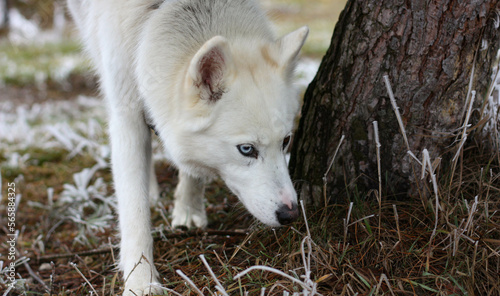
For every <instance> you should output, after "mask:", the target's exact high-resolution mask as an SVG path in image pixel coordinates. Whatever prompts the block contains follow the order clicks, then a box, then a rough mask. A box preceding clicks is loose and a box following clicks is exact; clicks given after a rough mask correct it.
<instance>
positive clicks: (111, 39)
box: [68, 0, 308, 295]
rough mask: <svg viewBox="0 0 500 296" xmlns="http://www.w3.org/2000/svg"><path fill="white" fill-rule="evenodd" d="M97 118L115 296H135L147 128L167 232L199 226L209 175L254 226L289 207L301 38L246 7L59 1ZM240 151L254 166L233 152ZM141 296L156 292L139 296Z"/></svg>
mask: <svg viewBox="0 0 500 296" xmlns="http://www.w3.org/2000/svg"><path fill="white" fill-rule="evenodd" d="M68 6H69V8H70V11H71V13H72V15H73V17H74V19H75V22H76V24H77V27H78V29H79V31H80V32H81V36H82V39H83V41H84V44H85V48H86V50H87V51H88V53H89V55H90V57H91V58H92V61H93V63H94V65H95V68H96V70H97V72H98V74H99V76H100V79H101V88H102V92H103V94H104V96H105V98H106V101H107V104H108V109H109V133H110V137H111V143H112V167H113V178H114V182H115V190H116V196H117V198H118V215H119V218H120V220H119V222H120V223H119V226H120V233H121V254H120V268H121V270H122V271H123V272H124V279H125V280H126V282H125V290H124V295H133V293H132V292H131V291H133V292H134V293H135V294H137V295H143V294H147V293H148V292H149V289H150V288H149V287H150V283H157V282H158V273H157V271H156V269H155V267H154V265H153V256H152V250H153V240H152V238H151V235H150V227H151V226H150V221H149V220H150V209H149V207H150V204H154V203H155V202H156V199H157V198H158V188H157V184H156V178H155V177H154V170H153V169H152V163H151V132H150V130H149V128H148V126H147V123H146V122H148V123H152V124H154V125H155V127H156V130H157V131H158V132H159V135H160V138H161V140H162V142H163V144H164V147H165V153H166V154H167V157H168V158H169V159H170V160H171V162H172V163H173V164H175V165H176V166H177V167H178V168H179V170H180V174H179V178H180V181H179V184H178V186H177V189H176V191H175V199H176V200H175V207H174V211H173V221H172V224H173V225H174V226H178V225H185V226H188V227H191V226H197V227H204V226H206V225H207V218H206V213H205V208H204V203H203V194H204V186H203V183H204V181H206V180H210V179H211V178H213V177H215V176H216V175H219V176H220V177H222V179H223V180H224V181H225V182H226V184H227V186H228V187H229V188H230V189H231V190H232V191H233V192H234V193H235V194H236V195H237V196H238V198H239V199H240V200H241V202H242V203H243V204H244V205H245V206H246V207H247V209H248V210H249V211H250V212H251V213H252V214H253V215H254V216H255V217H257V218H258V219H259V220H261V221H262V222H263V223H265V224H268V225H271V226H279V225H280V222H279V221H278V219H277V216H276V212H277V210H278V208H279V207H280V206H281V207H282V206H283V205H286V206H288V207H289V208H291V205H292V204H295V205H296V203H297V200H296V199H297V197H296V193H295V191H294V189H293V185H292V182H291V180H290V177H289V174H288V169H287V165H286V160H285V154H284V151H283V150H282V142H283V139H284V138H285V137H286V136H287V135H289V134H290V133H291V131H292V128H293V121H294V118H295V116H296V114H297V112H298V108H299V101H298V98H297V94H296V91H295V89H294V88H293V86H292V82H291V76H292V75H291V73H292V71H293V68H294V65H295V61H296V57H297V54H298V52H299V50H300V48H301V47H302V45H303V43H304V40H305V38H306V36H307V32H308V29H307V28H306V27H304V28H301V29H299V30H297V31H295V32H292V33H290V34H288V35H286V36H285V37H283V38H281V39H276V38H275V36H274V34H273V33H272V31H271V30H270V29H269V28H270V25H269V23H268V21H267V19H266V17H265V14H264V12H263V11H262V10H261V9H260V8H259V6H258V5H257V3H255V2H254V1H250V0H227V1H226V0H165V1H157V0H129V1H119V0H107V1H103V0H68ZM240 144H252V145H253V146H254V147H255V148H256V149H257V150H258V157H257V158H255V157H249V156H244V155H242V154H241V153H240V152H239V151H238V149H237V145H240ZM151 291H152V292H153V293H160V292H161V291H160V290H159V289H157V288H151Z"/></svg>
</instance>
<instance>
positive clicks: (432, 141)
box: [290, 0, 500, 202]
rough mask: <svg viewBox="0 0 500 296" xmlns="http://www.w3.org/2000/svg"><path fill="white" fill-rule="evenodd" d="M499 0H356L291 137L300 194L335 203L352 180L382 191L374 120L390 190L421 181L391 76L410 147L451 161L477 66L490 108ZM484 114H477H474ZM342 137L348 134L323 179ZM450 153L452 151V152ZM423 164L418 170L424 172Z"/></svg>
mask: <svg viewBox="0 0 500 296" xmlns="http://www.w3.org/2000/svg"><path fill="white" fill-rule="evenodd" d="M499 12H500V4H499V3H498V1H497V0H478V1H459V0H450V1H446V0H435V1H402V0H384V1H378V0H349V1H348V3H347V4H346V7H345V9H344V11H343V12H342V14H341V15H340V18H339V21H338V23H337V25H336V28H335V31H334V33H333V37H332V41H331V45H330V48H329V49H328V52H327V53H326V55H325V57H324V58H323V61H322V62H321V66H320V68H319V71H318V73H317V75H316V77H315V78H314V80H313V81H312V82H311V84H310V85H309V87H308V89H307V91H306V94H305V98H304V106H303V108H302V118H301V120H300V123H299V127H298V130H297V133H296V135H295V139H294V145H293V148H292V159H291V163H290V166H291V173H292V176H293V178H294V180H296V181H297V186H299V188H298V192H299V194H301V196H302V197H303V198H306V199H307V198H308V197H309V198H311V197H312V198H313V200H315V201H316V202H319V201H321V198H322V197H323V193H324V190H323V186H324V184H326V194H327V196H328V198H332V199H336V198H337V196H339V195H342V192H343V191H345V190H350V189H352V188H353V186H354V185H355V186H356V187H357V189H358V190H361V191H364V192H367V191H368V190H370V189H377V188H378V184H379V183H378V169H377V159H376V145H375V141H374V131H373V121H378V126H379V133H380V144H381V147H380V149H381V150H380V154H381V175H382V183H383V188H384V190H386V191H387V192H385V193H386V194H389V195H405V196H406V195H407V194H408V192H409V190H410V191H412V190H415V189H416V188H412V186H413V185H411V184H415V183H414V181H416V180H414V179H415V178H414V172H413V170H412V163H414V161H413V160H412V159H411V158H410V157H409V156H408V155H407V150H408V149H407V148H406V145H405V142H404V141H403V138H402V134H401V132H400V129H399V126H398V122H397V119H396V116H395V112H394V111H393V109H392V107H391V102H390V100H389V96H388V93H387V89H386V86H385V84H384V80H383V76H384V75H388V76H389V80H390V82H391V84H392V89H393V91H394V95H395V97H396V102H397V105H398V107H399V110H400V113H401V115H402V120H403V124H404V126H405V127H406V134H407V137H408V142H409V146H410V150H411V151H412V152H413V153H414V154H415V155H416V156H417V157H418V158H421V156H420V155H421V153H422V150H423V149H424V148H426V149H427V150H429V153H430V155H431V159H435V158H436V157H443V161H442V162H441V165H440V169H441V170H443V168H444V167H447V163H448V164H449V161H447V160H449V159H450V158H451V157H453V155H454V153H455V152H456V151H457V150H456V148H455V146H453V147H452V149H450V144H452V143H453V141H454V140H455V139H456V136H457V134H458V132H457V129H459V128H460V127H461V126H462V124H463V122H464V117H465V116H464V114H465V111H466V110H467V107H468V106H467V103H466V98H467V93H468V85H469V81H470V77H471V73H472V69H473V64H475V70H474V73H473V74H474V76H473V85H472V89H474V90H476V91H477V95H476V99H475V103H474V107H475V108H478V107H480V106H481V105H482V104H483V101H484V100H485V96H486V93H487V89H488V86H489V85H490V83H491V80H492V79H491V75H492V66H493V64H494V63H495V62H496V61H497V52H498V48H499V43H500V39H499V29H498V24H499ZM476 120H477V118H476ZM342 135H345V140H344V141H343V144H342V146H341V148H340V150H339V153H338V155H337V156H336V159H335V161H334V163H333V167H332V168H331V170H330V171H329V173H328V174H327V176H326V179H325V181H324V179H323V177H324V175H325V173H326V172H327V170H328V166H329V164H330V162H331V161H332V158H333V155H334V152H335V150H336V148H337V146H338V144H339V140H340V138H341V136H342ZM450 155H451V157H450ZM417 170H420V168H418V169H417Z"/></svg>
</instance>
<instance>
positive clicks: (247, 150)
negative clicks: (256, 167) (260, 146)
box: [236, 144, 259, 158]
mask: <svg viewBox="0 0 500 296" xmlns="http://www.w3.org/2000/svg"><path fill="white" fill-rule="evenodd" d="M236 148H238V151H239V152H240V153H241V155H243V156H246V157H253V158H257V157H258V156H259V153H258V152H257V149H255V147H254V146H253V145H252V144H240V145H237V146H236Z"/></svg>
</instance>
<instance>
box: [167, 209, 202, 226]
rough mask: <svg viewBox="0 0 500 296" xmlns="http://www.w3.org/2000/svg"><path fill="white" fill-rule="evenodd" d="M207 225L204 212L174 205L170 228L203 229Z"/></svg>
mask: <svg viewBox="0 0 500 296" xmlns="http://www.w3.org/2000/svg"><path fill="white" fill-rule="evenodd" d="M207 224H208V220H207V213H206V212H205V210H204V209H203V210H201V211H200V210H196V209H193V208H192V207H188V206H180V205H178V204H177V205H175V206H174V211H173V213H172V227H174V228H175V227H179V226H184V227H187V228H191V227H198V228H205V227H206V226H207Z"/></svg>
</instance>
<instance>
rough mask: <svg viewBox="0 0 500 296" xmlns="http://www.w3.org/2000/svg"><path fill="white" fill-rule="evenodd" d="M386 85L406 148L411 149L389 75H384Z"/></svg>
mask: <svg viewBox="0 0 500 296" xmlns="http://www.w3.org/2000/svg"><path fill="white" fill-rule="evenodd" d="M384 82H385V87H386V88H387V93H388V94H389V98H390V99H391V104H392V108H393V109H394V113H395V114H396V118H397V119H398V124H399V128H400V130H401V135H403V139H404V141H405V144H406V148H407V149H408V151H410V144H409V143H408V138H407V137H406V130H405V127H404V125H403V120H402V119H401V114H400V113H399V107H398V105H397V104H396V99H395V98H394V93H393V92H392V88H391V82H390V81H389V76H387V75H384Z"/></svg>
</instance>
